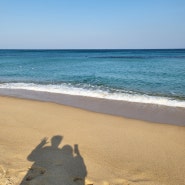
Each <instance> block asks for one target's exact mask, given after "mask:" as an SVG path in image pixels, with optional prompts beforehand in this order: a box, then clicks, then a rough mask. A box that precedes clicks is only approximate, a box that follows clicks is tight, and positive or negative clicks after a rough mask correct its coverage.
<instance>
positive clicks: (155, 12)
mask: <svg viewBox="0 0 185 185" xmlns="http://www.w3.org/2000/svg"><path fill="white" fill-rule="evenodd" d="M19 48H20V49H21V48H22V49H47V48H48V49H98V48H99V49H101V48H105V49H108V48H110V49H116V48H122V49H127V48H130V49H134V48H136V49H141V48H144V49H150V48H151V49H153V48H185V0H155V1H148V0H132V1H130V0H91V1H88V0H39V1H38V0H31V1H25V0H16V1H15V0H8V1H5V0H4V1H2V0H0V49H19Z"/></svg>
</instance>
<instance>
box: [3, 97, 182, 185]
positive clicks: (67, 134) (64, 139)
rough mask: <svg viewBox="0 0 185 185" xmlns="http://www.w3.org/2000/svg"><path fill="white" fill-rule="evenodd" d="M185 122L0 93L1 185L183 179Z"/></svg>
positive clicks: (133, 184)
mask: <svg viewBox="0 0 185 185" xmlns="http://www.w3.org/2000/svg"><path fill="white" fill-rule="evenodd" d="M184 174H185V127H184V126H177V125H169V124H162V123H160V124H159V123H152V122H146V121H139V120H134V119H127V118H124V117H118V116H112V115H107V114H101V113H95V112H90V111H86V110H82V109H78V108H73V107H69V106H64V105H59V104H55V103H49V102H40V101H33V100H25V99H17V98H10V97H0V185H28V184H29V185H36V184H39V185H42V184H43V185H49V184H50V185H55V184H56V185H57V184H60V185H61V184H62V185H63V184H66V185H67V184H68V185H70V184H81V185H85V184H86V185H184V184H185V178H184Z"/></svg>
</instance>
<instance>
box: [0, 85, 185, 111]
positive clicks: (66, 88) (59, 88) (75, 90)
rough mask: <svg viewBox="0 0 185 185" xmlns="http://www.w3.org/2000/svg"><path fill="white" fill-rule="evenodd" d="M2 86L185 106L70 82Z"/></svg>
mask: <svg viewBox="0 0 185 185" xmlns="http://www.w3.org/2000/svg"><path fill="white" fill-rule="evenodd" d="M0 88H5V89H24V90H32V91H41V92H50V93H60V94H68V95H79V96H87V97H95V98H104V99H111V100H120V101H129V102H138V103H148V104H157V105H166V106H171V107H185V101H178V100H173V99H170V98H167V97H157V96H149V95H139V94H129V93H124V92H116V93H110V92H108V91H104V90H101V89H94V90H92V89H84V88H81V87H74V86H72V85H70V84H61V85H40V84H34V83H3V84H0Z"/></svg>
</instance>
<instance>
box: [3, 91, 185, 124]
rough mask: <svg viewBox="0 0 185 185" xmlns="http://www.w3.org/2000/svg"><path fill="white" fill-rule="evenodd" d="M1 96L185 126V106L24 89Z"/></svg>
mask: <svg viewBox="0 0 185 185" xmlns="http://www.w3.org/2000/svg"><path fill="white" fill-rule="evenodd" d="M0 96H9V97H15V98H21V99H30V100H37V101H44V102H52V103H57V104H61V105H66V106H70V107H76V108H80V109H84V110H88V111H92V112H97V113H103V114H109V115H115V116H121V117H125V118H129V119H136V120H143V121H149V122H155V123H162V124H172V125H178V126H185V121H184V120H185V108H182V107H170V106H165V105H157V104H146V103H137V102H126V101H119V100H109V99H103V98H94V97H86V96H78V95H67V94H59V93H50V92H42V91H32V90H22V89H16V90H15V89H0Z"/></svg>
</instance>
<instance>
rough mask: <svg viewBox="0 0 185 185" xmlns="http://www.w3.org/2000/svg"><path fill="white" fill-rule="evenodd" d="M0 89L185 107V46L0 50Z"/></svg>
mask: <svg viewBox="0 0 185 185" xmlns="http://www.w3.org/2000/svg"><path fill="white" fill-rule="evenodd" d="M0 88H8V89H28V90H35V91H47V92H53V93H64V94H72V95H82V96H91V97H99V98H107V99H116V100H126V101H133V102H144V103H154V104H163V105H169V106H181V107H185V49H180V50H0Z"/></svg>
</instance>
